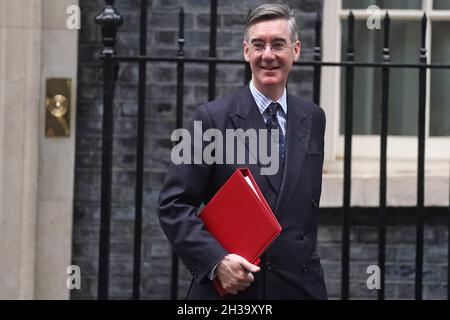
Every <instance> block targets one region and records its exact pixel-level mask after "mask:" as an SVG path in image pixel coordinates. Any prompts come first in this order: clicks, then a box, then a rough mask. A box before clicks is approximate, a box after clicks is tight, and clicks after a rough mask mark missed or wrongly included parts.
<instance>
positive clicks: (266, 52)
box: [262, 45, 275, 60]
mask: <svg viewBox="0 0 450 320" xmlns="http://www.w3.org/2000/svg"><path fill="white" fill-rule="evenodd" d="M262 58H263V59H264V60H273V59H274V58H275V55H274V54H273V52H272V47H271V46H270V45H268V46H266V48H265V49H264V53H263V55H262Z"/></svg>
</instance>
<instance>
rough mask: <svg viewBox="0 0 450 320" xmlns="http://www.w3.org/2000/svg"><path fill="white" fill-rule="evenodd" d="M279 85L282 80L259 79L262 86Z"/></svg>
mask: <svg viewBox="0 0 450 320" xmlns="http://www.w3.org/2000/svg"><path fill="white" fill-rule="evenodd" d="M280 83H282V79H279V78H268V77H266V78H264V79H261V84H262V85H264V86H274V85H279V84H280Z"/></svg>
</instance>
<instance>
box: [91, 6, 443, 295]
mask: <svg viewBox="0 0 450 320" xmlns="http://www.w3.org/2000/svg"><path fill="white" fill-rule="evenodd" d="M105 3H106V7H105V8H104V10H103V11H102V12H101V13H100V14H99V15H98V16H97V17H96V20H95V21H96V23H98V24H99V25H101V30H102V38H103V44H104V49H103V51H102V60H103V73H104V83H103V90H104V95H103V108H104V109H103V110H104V111H103V137H102V141H103V144H102V174H101V177H102V178H101V218H100V219H101V220H100V246H99V247H100V252H99V274H98V298H99V299H108V287H109V251H110V224H111V171H112V170H111V169H112V141H113V116H112V114H113V96H114V85H115V83H114V82H115V80H116V79H115V78H116V73H117V65H118V64H119V63H121V62H132V63H137V64H138V65H139V83H138V95H139V98H138V105H139V106H138V116H137V118H138V127H137V161H136V186H135V215H136V216H135V233H134V262H133V263H134V269H133V299H139V298H140V290H139V288H140V280H141V270H140V267H141V238H142V202H143V176H144V175H143V170H144V168H143V163H144V161H143V160H144V132H145V108H144V104H145V87H146V64H147V63H149V62H171V63H174V64H175V65H176V69H177V92H176V127H177V128H180V127H181V126H182V119H183V89H184V68H185V64H190V63H192V64H206V65H208V66H209V75H208V84H209V86H208V99H209V100H213V99H214V98H215V93H216V66H217V65H218V64H235V65H242V66H243V67H244V68H245V76H244V78H245V79H244V83H247V82H248V81H249V79H250V77H251V71H250V68H249V65H248V64H247V63H246V62H245V61H244V60H233V59H219V58H217V57H216V49H217V42H216V39H217V0H211V11H210V21H211V23H210V39H209V40H210V42H209V57H207V58H186V57H184V49H183V48H184V44H185V40H184V10H183V8H181V9H180V12H179V32H178V34H179V39H178V55H177V56H176V57H150V56H147V52H146V48H147V16H148V0H141V6H140V38H139V39H140V40H139V55H138V56H121V55H116V54H115V50H114V46H115V38H116V32H117V29H118V27H119V26H120V25H121V24H122V22H123V19H122V17H121V16H120V14H119V13H118V12H117V11H116V10H115V9H114V7H113V4H114V0H105ZM321 19H322V18H321V13H320V12H318V13H317V18H316V21H315V47H314V55H313V61H302V62H297V63H295V66H309V67H312V68H313V84H314V86H313V100H314V102H315V103H316V104H320V101H319V97H320V75H321V68H322V67H323V66H333V67H340V68H343V69H344V71H345V153H344V181H343V183H344V195H343V207H342V231H343V232H342V281H341V298H342V299H348V298H349V284H350V279H349V271H350V228H351V224H352V208H351V205H350V199H351V164H352V163H351V157H352V148H351V145H352V144H351V142H352V135H353V112H354V110H353V109H354V108H353V101H354V100H353V85H354V68H355V67H366V68H381V70H382V78H381V86H382V92H381V95H382V99H381V123H380V126H381V133H380V137H381V143H380V151H381V157H380V187H379V199H380V203H379V208H378V211H379V213H378V217H379V222H378V232H379V241H378V265H379V267H380V270H381V289H380V290H378V299H384V298H385V290H384V288H385V266H386V225H387V217H386V211H387V207H386V182H387V181H386V176H387V174H386V164H387V158H386V150H387V133H388V132H387V128H388V107H389V102H388V100H389V71H390V69H391V68H413V69H418V70H419V83H418V95H419V96H418V98H419V117H418V128H419V130H418V163H417V173H418V179H417V205H416V237H417V238H416V239H417V240H416V261H415V267H416V273H415V298H416V299H422V280H423V254H424V218H425V207H424V164H425V121H426V120H425V119H426V117H425V110H426V93H427V91H426V90H427V87H426V82H427V72H426V71H427V69H431V68H435V69H449V68H450V65H444V64H427V51H426V47H425V44H426V26H427V17H426V15H425V14H424V15H423V18H422V20H421V49H420V53H419V56H420V63H418V64H412V63H392V62H390V51H389V29H390V18H389V15H388V14H386V16H385V17H384V28H383V29H384V45H383V51H382V54H383V60H382V62H378V63H377V62H357V61H354V57H355V48H354V37H353V34H354V21H355V18H354V16H353V13H352V12H350V14H349V16H348V46H347V53H346V60H345V61H343V62H339V63H334V62H324V61H321V27H322V21H321ZM449 217H450V207H449ZM449 229H450V222H449ZM449 262H450V237H449ZM448 275H449V276H448V280H447V281H448V285H447V290H448V291H447V295H448V297H450V268H448ZM177 296H178V258H177V256H176V254H175V253H174V252H173V253H172V272H171V298H172V299H177Z"/></svg>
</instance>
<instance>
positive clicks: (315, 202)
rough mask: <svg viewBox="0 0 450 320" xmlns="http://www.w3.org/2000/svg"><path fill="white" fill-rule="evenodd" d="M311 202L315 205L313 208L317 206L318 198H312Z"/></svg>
mask: <svg viewBox="0 0 450 320" xmlns="http://www.w3.org/2000/svg"><path fill="white" fill-rule="evenodd" d="M311 204H312V206H313V208H316V207H317V200H316V199H312V201H311Z"/></svg>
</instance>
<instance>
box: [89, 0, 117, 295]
mask: <svg viewBox="0 0 450 320" xmlns="http://www.w3.org/2000/svg"><path fill="white" fill-rule="evenodd" d="M105 3H106V7H105V8H104V9H103V11H102V12H100V14H98V15H97V16H96V17H95V22H96V23H97V24H99V25H100V26H101V28H102V40H103V44H104V48H103V51H102V56H103V130H102V174H101V176H102V178H101V180H102V181H101V183H102V185H101V211H100V243H99V267H98V295H97V298H98V299H108V285H109V249H110V248H109V247H110V229H111V180H112V179H111V171H112V140H113V91H114V66H113V60H112V56H113V55H114V45H115V43H116V33H117V28H118V27H119V26H120V25H121V24H122V23H123V20H122V17H121V16H120V14H119V13H118V12H117V11H116V10H115V9H114V7H113V4H114V0H105Z"/></svg>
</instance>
